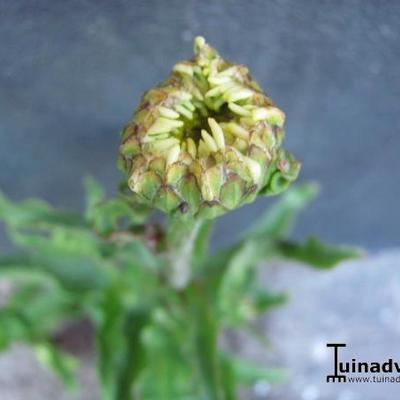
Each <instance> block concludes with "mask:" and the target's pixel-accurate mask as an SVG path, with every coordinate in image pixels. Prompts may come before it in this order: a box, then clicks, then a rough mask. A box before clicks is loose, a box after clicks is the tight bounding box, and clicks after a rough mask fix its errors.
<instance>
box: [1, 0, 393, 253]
mask: <svg viewBox="0 0 400 400" xmlns="http://www.w3.org/2000/svg"><path fill="white" fill-rule="evenodd" d="M197 34H202V35H203V36H205V37H206V39H207V40H208V41H209V42H210V43H212V44H213V45H215V46H216V47H217V48H218V49H219V50H220V52H221V53H222V54H223V55H225V56H226V57H228V58H230V59H232V60H235V61H238V62H241V63H246V64H248V65H249V67H250V69H251V71H252V73H253V75H254V76H255V77H256V78H257V79H258V81H259V82H260V83H261V85H262V86H263V87H264V89H266V90H267V92H268V93H269V94H270V95H271V96H272V98H273V99H274V100H275V101H276V102H277V104H278V105H280V106H281V107H282V108H283V109H284V110H285V111H286V114H287V118H288V119H287V121H288V122H287V138H286V145H287V147H288V148H290V149H291V150H293V151H294V152H295V154H296V155H297V156H298V158H300V159H301V160H302V161H303V164H304V166H303V170H302V174H301V179H302V180H308V179H312V180H317V181H319V182H320V183H321V185H322V189H323V191H322V195H321V196H320V197H319V199H318V200H317V201H316V202H315V203H314V206H313V207H312V208H311V209H309V210H308V211H307V212H306V213H305V214H304V215H303V216H302V218H301V219H300V223H299V226H298V228H297V230H296V232H295V234H296V235H297V236H303V235H304V234H306V233H310V232H312V233H315V234H318V235H320V236H322V237H323V238H325V239H327V240H331V241H335V242H351V243H356V244H361V245H364V246H367V247H369V248H371V249H378V248H382V247H392V246H396V245H398V244H399V241H398V239H399V237H400V227H399V223H400V218H399V216H400V212H399V208H398V207H399V206H398V205H399V199H400V159H399V158H400V157H399V155H400V68H399V62H400V41H399V37H400V36H399V35H400V2H399V1H396V0H392V1H374V0H369V1H368V0H364V1H362V0H358V1H357V0H347V1H339V0H338V1H317V0H307V1H298V0H292V1H291V0H281V1H183V0H182V1H177V0H174V1H161V0H160V1H155V0H148V1H99V0H97V1H94V0H93V1H74V0H72V1H54V0H53V1H52V0H48V1H45V0H42V1H21V0H14V1H11V0H9V1H5V0H1V1H0V188H1V189H2V190H3V191H5V192H6V193H7V194H8V195H10V196H12V197H13V198H15V199H21V198H24V197H27V196H44V197H45V198H46V199H48V200H49V201H51V202H52V203H53V204H56V205H59V206H66V207H75V208H78V207H81V206H82V197H81V194H82V191H81V177H82V176H83V175H84V174H86V173H90V174H93V175H95V176H96V177H98V178H99V179H100V180H101V181H102V182H103V183H105V184H106V186H107V188H108V189H109V191H110V193H112V192H113V190H114V189H113V188H114V185H115V183H116V182H117V180H118V179H119V173H118V172H117V171H116V168H115V159H116V153H117V147H118V131H119V129H120V127H121V126H122V125H123V124H124V123H125V122H126V121H127V119H128V118H129V116H130V114H131V112H132V111H133V109H134V107H135V106H136V104H137V101H138V99H139V96H140V94H141V93H142V92H143V91H144V90H145V89H147V88H149V87H151V86H152V85H154V84H155V83H156V82H158V81H160V80H162V79H163V78H164V77H165V76H166V75H167V74H168V72H169V70H170V67H171V66H172V65H173V64H174V63H175V62H176V60H177V59H181V58H186V57H189V56H190V55H191V46H192V45H191V41H192V38H193V37H194V36H195V35H197ZM269 202H270V200H268V199H260V200H258V201H257V202H256V203H255V204H253V205H251V206H246V207H244V208H242V209H240V210H238V211H235V212H233V213H231V214H229V215H227V216H225V217H223V218H221V219H220V220H219V222H218V226H217V233H216V238H217V240H219V241H220V242H221V241H226V240H230V238H231V232H232V224H235V225H237V226H238V228H239V227H244V226H247V225H248V224H249V223H250V222H251V221H252V220H255V219H256V218H257V215H258V213H259V212H261V211H262V210H263V209H264V207H265V206H266V205H267V204H268V203H269Z"/></svg>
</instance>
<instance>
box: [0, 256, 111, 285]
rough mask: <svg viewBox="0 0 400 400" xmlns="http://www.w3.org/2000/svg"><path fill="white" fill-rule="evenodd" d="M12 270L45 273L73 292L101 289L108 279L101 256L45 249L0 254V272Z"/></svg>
mask: <svg viewBox="0 0 400 400" xmlns="http://www.w3.org/2000/svg"><path fill="white" fill-rule="evenodd" d="M11 270H14V271H21V273H22V272H24V273H25V272H26V273H28V274H30V273H32V272H34V271H38V272H39V273H46V274H48V275H49V276H50V277H52V278H53V279H55V280H56V281H57V282H58V283H59V284H60V285H61V286H62V287H63V288H65V289H67V290H70V291H71V292H76V293H79V292H80V293H82V292H85V291H88V290H94V289H100V288H102V287H104V286H105V285H106V284H107V282H108V276H107V274H106V270H105V267H104V264H103V263H102V262H101V260H98V259H95V258H93V257H87V256H79V255H74V254H69V253H62V252H60V251H54V250H46V249H41V251H40V252H36V253H33V252H32V253H19V254H14V255H7V256H3V257H0V276H1V273H2V271H6V273H9V272H10V271H11Z"/></svg>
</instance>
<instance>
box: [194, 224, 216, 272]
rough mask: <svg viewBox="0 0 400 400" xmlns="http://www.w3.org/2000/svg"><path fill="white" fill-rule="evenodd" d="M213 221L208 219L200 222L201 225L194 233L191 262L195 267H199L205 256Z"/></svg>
mask: <svg viewBox="0 0 400 400" xmlns="http://www.w3.org/2000/svg"><path fill="white" fill-rule="evenodd" d="M212 226H213V220H211V219H208V220H204V221H201V225H200V227H199V229H198V230H197V232H196V237H195V239H194V241H193V251H192V262H193V264H194V265H195V266H199V265H200V264H201V263H202V262H203V261H204V258H205V257H206V255H207V250H208V239H209V236H210V233H211V230H212Z"/></svg>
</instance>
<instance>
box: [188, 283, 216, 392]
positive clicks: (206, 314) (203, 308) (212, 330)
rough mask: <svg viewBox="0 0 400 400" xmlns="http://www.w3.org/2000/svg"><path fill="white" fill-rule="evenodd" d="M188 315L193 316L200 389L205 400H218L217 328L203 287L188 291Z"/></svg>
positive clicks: (213, 311)
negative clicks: (204, 394) (204, 395)
mask: <svg viewBox="0 0 400 400" xmlns="http://www.w3.org/2000/svg"><path fill="white" fill-rule="evenodd" d="M188 296H189V297H190V310H189V311H190V313H191V315H192V316H193V326H194V329H195V330H194V335H195V336H194V351H195V359H196V364H197V368H198V371H199V375H200V379H201V384H202V387H203V388H204V390H205V392H206V398H207V400H220V399H221V398H222V395H221V387H220V371H219V363H218V351H217V350H218V347H217V346H218V333H219V326H218V321H217V318H216V315H215V310H214V307H213V305H212V304H211V303H210V300H209V296H208V295H207V293H206V291H205V290H204V288H203V287H200V286H192V287H191V288H190V290H189V291H188Z"/></svg>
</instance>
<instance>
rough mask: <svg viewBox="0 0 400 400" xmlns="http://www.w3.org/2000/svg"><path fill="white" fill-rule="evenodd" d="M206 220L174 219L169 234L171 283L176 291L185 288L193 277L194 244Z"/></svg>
mask: <svg viewBox="0 0 400 400" xmlns="http://www.w3.org/2000/svg"><path fill="white" fill-rule="evenodd" d="M203 223H204V220H201V219H188V220H183V219H179V218H173V219H171V221H170V225H169V227H168V232H167V245H168V251H169V261H170V268H171V271H170V272H171V273H170V277H169V278H170V283H171V285H172V286H173V287H174V288H176V289H182V288H184V287H185V286H186V285H187V284H188V282H189V281H190V279H191V277H192V272H193V271H192V256H193V249H194V244H195V241H196V238H197V235H198V233H199V230H200V229H201V227H202V225H203Z"/></svg>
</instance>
